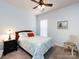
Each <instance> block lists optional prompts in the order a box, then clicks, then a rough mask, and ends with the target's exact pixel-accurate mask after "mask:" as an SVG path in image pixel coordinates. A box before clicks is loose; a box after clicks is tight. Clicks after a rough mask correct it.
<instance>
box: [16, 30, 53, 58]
mask: <svg viewBox="0 0 79 59" xmlns="http://www.w3.org/2000/svg"><path fill="white" fill-rule="evenodd" d="M22 32H32V31H31V30H24V31H18V32H16V39H17V40H18V42H19V45H20V46H21V47H22V48H23V49H24V50H25V51H27V52H28V53H29V54H31V55H32V56H33V57H32V59H44V54H45V53H46V52H47V51H48V50H49V49H50V48H51V47H52V39H51V38H50V37H42V36H36V35H35V36H34V37H27V36H21V37H20V36H19V33H22Z"/></svg>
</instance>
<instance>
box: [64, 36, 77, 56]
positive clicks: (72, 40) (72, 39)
mask: <svg viewBox="0 0 79 59" xmlns="http://www.w3.org/2000/svg"><path fill="white" fill-rule="evenodd" d="M77 41H78V38H77V36H75V35H70V36H69V39H68V41H67V42H64V49H65V50H69V51H70V52H71V55H72V56H73V55H74V51H77V50H78V49H77V46H76V44H77ZM77 52H78V51H77Z"/></svg>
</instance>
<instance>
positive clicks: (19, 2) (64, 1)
mask: <svg viewBox="0 0 79 59" xmlns="http://www.w3.org/2000/svg"><path fill="white" fill-rule="evenodd" d="M5 1H6V2H8V3H9V4H11V5H13V6H15V7H17V8H19V9H22V10H30V11H31V12H32V13H33V14H35V15H37V14H40V13H43V12H47V11H50V10H55V9H59V8H62V7H65V6H68V5H71V4H74V3H77V2H79V0H47V2H48V3H53V7H46V8H45V10H44V11H42V12H41V11H40V10H39V9H33V7H34V6H36V5H37V4H36V3H34V2H32V1H30V0H5Z"/></svg>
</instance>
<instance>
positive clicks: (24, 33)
mask: <svg viewBox="0 0 79 59" xmlns="http://www.w3.org/2000/svg"><path fill="white" fill-rule="evenodd" d="M19 36H20V37H21V36H25V37H26V36H28V35H27V32H21V33H19Z"/></svg>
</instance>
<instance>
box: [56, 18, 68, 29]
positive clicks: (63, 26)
mask: <svg viewBox="0 0 79 59" xmlns="http://www.w3.org/2000/svg"><path fill="white" fill-rule="evenodd" d="M57 29H68V21H67V20H65V21H57Z"/></svg>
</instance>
